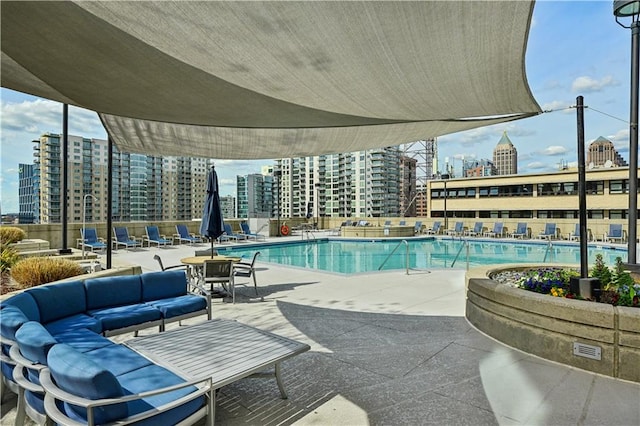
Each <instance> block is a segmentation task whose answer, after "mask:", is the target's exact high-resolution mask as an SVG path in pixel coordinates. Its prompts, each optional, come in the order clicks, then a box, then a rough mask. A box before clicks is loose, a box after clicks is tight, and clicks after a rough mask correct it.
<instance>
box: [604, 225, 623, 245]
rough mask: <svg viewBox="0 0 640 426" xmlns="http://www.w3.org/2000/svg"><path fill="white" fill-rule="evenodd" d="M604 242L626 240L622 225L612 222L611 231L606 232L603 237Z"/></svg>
mask: <svg viewBox="0 0 640 426" xmlns="http://www.w3.org/2000/svg"><path fill="white" fill-rule="evenodd" d="M603 240H604V242H605V243H606V242H616V241H618V242H620V243H622V242H624V231H623V230H622V225H620V224H616V223H611V224H609V232H608V233H606V234H604V238H603Z"/></svg>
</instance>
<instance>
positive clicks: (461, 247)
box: [451, 238, 469, 271]
mask: <svg viewBox="0 0 640 426" xmlns="http://www.w3.org/2000/svg"><path fill="white" fill-rule="evenodd" d="M460 240H461V241H462V245H461V246H460V250H458V254H456V257H455V258H454V259H453V262H451V267H452V268H453V266H454V265H455V264H456V260H458V257H460V253H462V249H463V248H465V247H466V248H467V271H468V270H469V240H467V239H462V238H460Z"/></svg>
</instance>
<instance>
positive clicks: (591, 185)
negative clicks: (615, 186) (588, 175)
mask: <svg viewBox="0 0 640 426" xmlns="http://www.w3.org/2000/svg"><path fill="white" fill-rule="evenodd" d="M586 191H587V194H591V195H602V194H604V181H602V180H596V181H592V182H587V186H586Z"/></svg>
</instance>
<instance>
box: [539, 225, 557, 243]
mask: <svg viewBox="0 0 640 426" xmlns="http://www.w3.org/2000/svg"><path fill="white" fill-rule="evenodd" d="M538 238H540V239H545V238H546V239H548V240H552V239H554V238H556V224H555V223H553V222H549V223H546V224H545V225H544V231H542V232H541V233H539V234H538Z"/></svg>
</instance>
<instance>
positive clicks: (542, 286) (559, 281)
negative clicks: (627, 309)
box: [489, 254, 640, 308]
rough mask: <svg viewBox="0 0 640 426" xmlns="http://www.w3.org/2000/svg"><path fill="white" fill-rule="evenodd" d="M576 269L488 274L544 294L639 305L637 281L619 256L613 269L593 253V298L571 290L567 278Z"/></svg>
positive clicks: (505, 282) (639, 292)
mask: <svg viewBox="0 0 640 426" xmlns="http://www.w3.org/2000/svg"><path fill="white" fill-rule="evenodd" d="M579 276H580V274H579V273H578V271H577V270H576V269H568V268H558V267H546V268H535V269H527V270H520V271H513V270H511V271H500V272H498V273H495V274H493V275H491V276H490V277H489V278H491V279H492V280H495V281H498V282H500V283H502V284H506V285H510V286H512V287H517V288H521V289H523V290H527V291H533V292H536V293H541V294H548V295H550V296H553V297H566V298H570V299H582V300H593V301H596V302H601V303H609V304H611V305H615V306H631V307H637V308H640V281H637V278H636V279H634V277H633V275H631V273H629V272H628V271H625V270H624V264H623V263H622V258H620V257H618V258H616V264H615V265H614V267H613V269H611V268H609V267H608V266H607V265H606V264H605V263H604V261H603V258H602V255H601V254H598V255H596V261H595V264H594V265H593V267H592V268H591V270H590V271H589V276H590V277H593V278H598V280H600V290H599V291H596V292H595V295H596V297H594V298H593V299H584V298H583V297H580V296H579V295H577V294H574V293H572V292H571V288H570V281H571V278H576V277H579Z"/></svg>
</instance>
